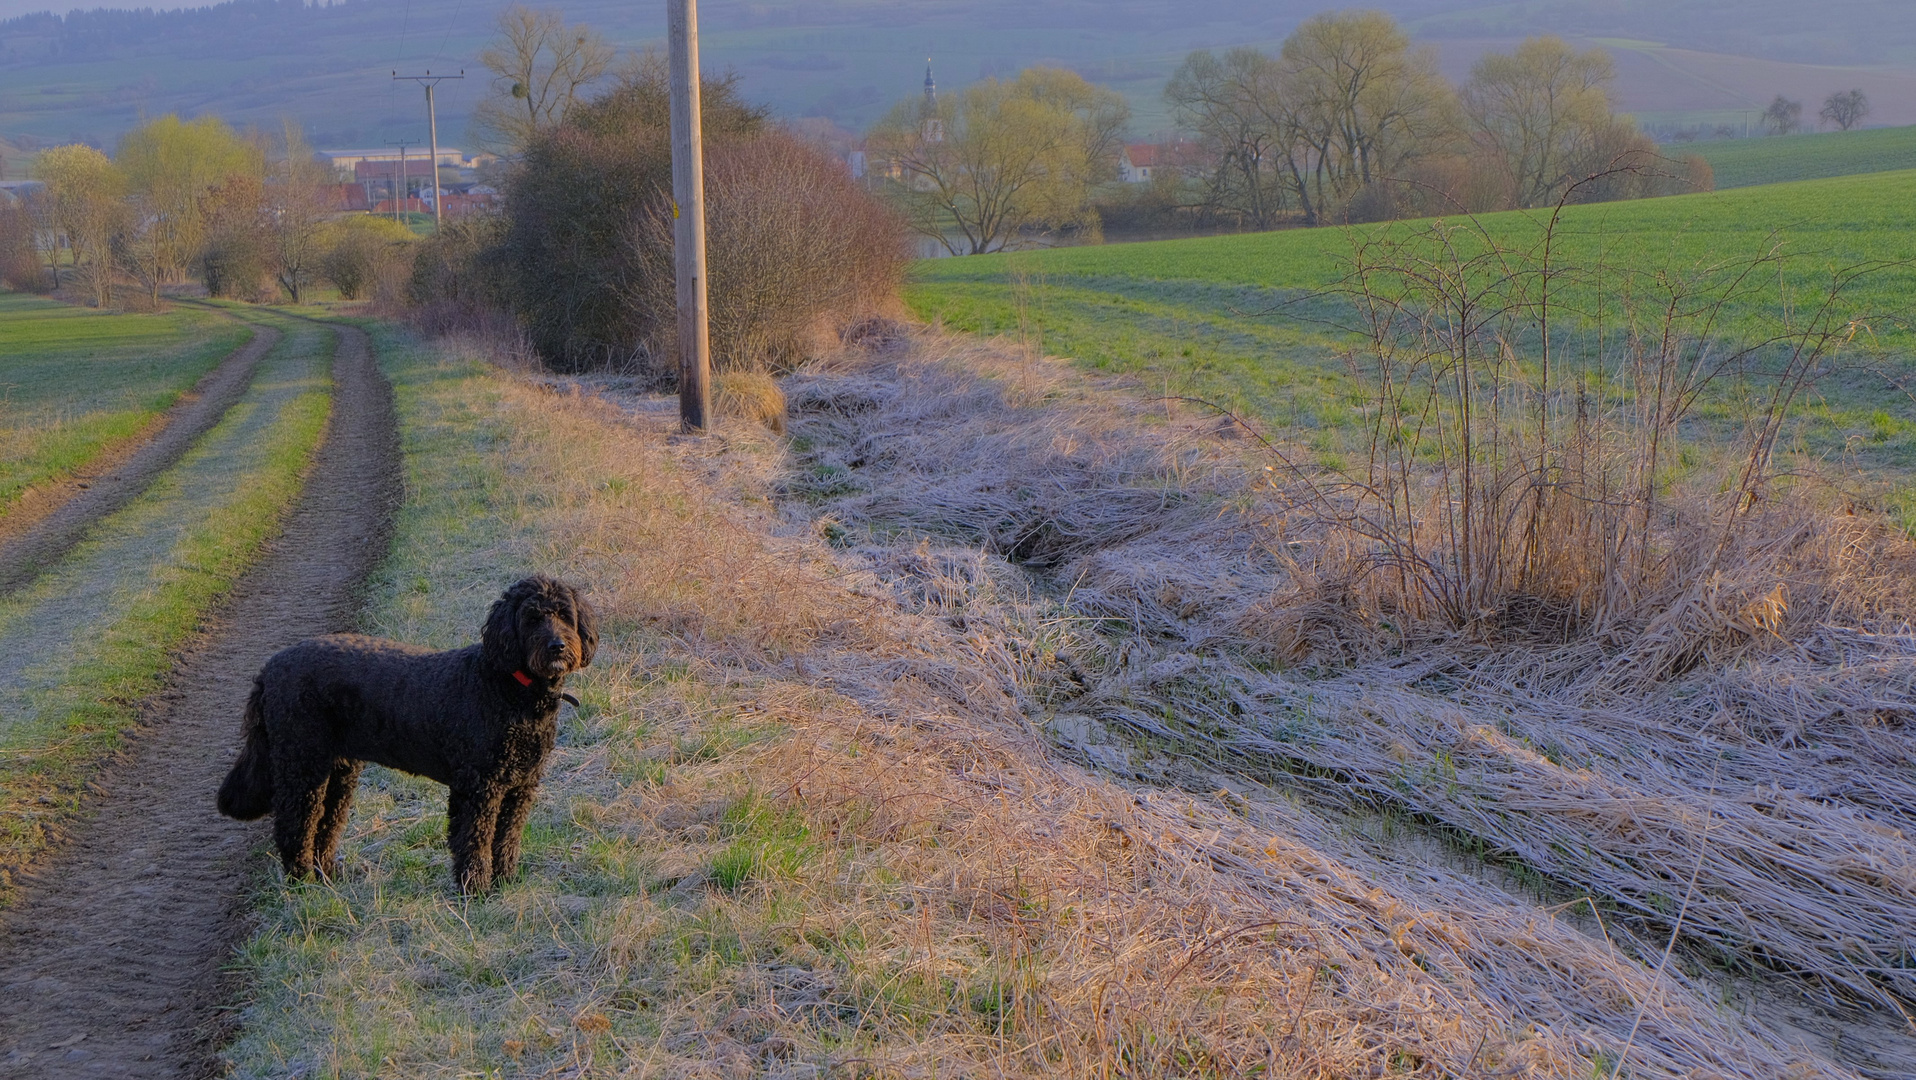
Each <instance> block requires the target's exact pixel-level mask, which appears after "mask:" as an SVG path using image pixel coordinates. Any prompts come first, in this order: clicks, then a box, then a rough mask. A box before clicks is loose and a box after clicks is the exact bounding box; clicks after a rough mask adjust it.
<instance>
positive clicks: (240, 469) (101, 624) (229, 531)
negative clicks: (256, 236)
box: [0, 320, 333, 874]
mask: <svg viewBox="0 0 1916 1080" xmlns="http://www.w3.org/2000/svg"><path fill="white" fill-rule="evenodd" d="M282 322H283V325H284V327H285V330H286V335H285V337H284V339H283V340H282V341H281V342H280V343H279V345H278V346H276V347H275V348H274V349H273V350H272V352H271V353H269V354H268V355H267V356H266V357H265V358H264V359H263V360H262V361H261V365H260V368H259V371H258V373H257V376H256V378H255V379H254V382H253V384H252V386H251V388H250V389H249V390H248V392H247V394H246V395H245V397H244V398H242V399H241V400H240V402H239V403H238V404H236V405H235V406H234V407H233V408H232V409H231V410H230V411H229V412H228V413H227V415H226V417H225V418H224V419H223V420H222V421H221V422H220V423H219V424H218V425H217V426H216V427H215V428H214V429H213V430H212V431H210V432H209V433H208V434H207V435H206V436H205V438H204V439H202V440H201V442H200V443H199V444H198V445H197V446H195V447H194V448H193V449H192V450H191V451H189V452H188V453H187V454H186V455H185V457H184V458H182V459H181V460H180V462H179V463H178V464H177V465H176V466H175V467H174V468H173V469H171V470H170V471H168V472H167V473H166V474H164V475H162V476H161V477H160V478H159V479H158V480H157V481H155V483H154V484H153V485H152V486H151V487H150V488H149V489H148V490H147V491H146V493H145V494H144V495H142V496H141V497H140V498H139V499H138V500H136V501H135V502H134V503H132V504H131V505H129V506H128V507H126V508H125V509H124V510H121V511H120V512H118V513H116V514H114V515H112V516H110V517H108V518H107V519H105V520H104V521H102V522H101V523H100V524H99V525H98V526H97V527H96V528H95V529H94V530H93V532H92V534H91V535H90V536H89V537H88V539H87V540H86V541H85V542H83V543H82V544H81V545H80V546H79V547H77V548H76V549H75V550H74V551H73V552H72V553H71V555H70V556H69V557H68V558H67V559H66V560H65V561H64V562H63V563H62V564H61V565H59V566H58V567H56V568H55V569H53V570H52V571H50V572H48V573H47V574H45V575H43V576H42V577H41V578H40V579H38V580H37V581H35V582H34V583H33V584H32V585H31V586H30V587H28V588H26V589H23V590H21V591H20V592H18V593H15V594H13V595H12V596H9V597H7V598H6V599H5V600H3V601H0V792H4V794H3V795H0V874H6V873H9V872H12V871H17V870H18V868H19V867H20V866H22V865H23V864H24V863H25V862H26V861H27V860H28V859H29V858H30V857H31V856H32V854H33V853H34V852H35V851H37V850H38V849H39V848H40V847H42V846H44V844H45V842H46V841H47V839H48V837H49V833H48V828H47V825H48V823H49V822H50V821H52V820H56V819H58V818H59V817H62V816H64V814H65V813H67V812H69V811H70V810H71V809H72V808H73V807H74V806H75V805H76V804H77V801H78V799H79V795H80V790H81V781H82V780H83V779H84V778H85V775H86V773H87V771H88V770H89V768H90V767H91V763H93V762H96V761H97V760H99V758H100V757H101V755H102V754H104V753H105V752H107V751H109V750H110V749H111V748H113V747H114V746H115V745H117V744H118V742H119V739H120V736H121V733H122V732H123V731H124V730H125V729H126V727H127V726H128V725H130V724H131V723H132V722H133V720H134V719H135V717H136V715H137V708H136V706H137V703H138V702H139V701H140V700H141V699H142V698H144V697H145V696H146V695H147V694H150V693H151V692H152V691H153V690H155V689H157V688H158V686H159V684H160V680H161V679H162V677H163V676H164V674H165V672H166V670H167V666H168V660H167V655H168V652H169V651H170V650H171V649H172V648H174V647H176V646H177V645H178V644H180V643H181V642H182V641H184V640H185V638H186V637H187V636H188V635H189V634H190V633H191V632H192V631H193V630H194V629H195V628H196V626H197V625H198V623H199V620H200V618H201V616H202V614H203V612H204V611H205V609H206V606H207V605H208V603H210V602H211V600H212V599H213V598H214V597H215V596H217V595H218V594H219V593H220V592H222V591H223V590H224V589H225V588H226V587H227V586H228V585H230V583H231V581H232V579H233V578H234V576H235V575H236V574H237V573H238V571H239V570H240V569H241V568H243V567H244V566H245V564H246V563H247V562H248V561H250V558H251V556H252V555H253V553H254V552H255V551H256V550H257V548H258V546H259V544H260V543H261V542H262V541H264V540H265V539H266V537H267V536H268V535H270V533H271V532H272V530H273V529H274V527H275V523H276V522H277V520H278V516H279V513H280V511H281V510H282V509H283V507H284V506H285V505H286V504H287V503H288V501H290V499H291V497H292V496H293V495H294V494H295V493H296V492H297V491H298V490H299V485H300V483H301V476H302V474H303V472H304V471H305V468H306V464H307V461H308V460H309V458H310V455H311V453H312V451H313V447H314V446H315V445H316V443H317V442H318V440H319V437H320V434H321V432H322V431H323V430H324V427H325V423H326V417H327V411H328V375H327V366H328V364H329V362H330V357H331V353H332V347H333V343H332V333H331V332H330V331H328V330H324V329H321V328H319V327H317V326H314V325H312V324H309V323H300V322H292V321H290V320H282Z"/></svg>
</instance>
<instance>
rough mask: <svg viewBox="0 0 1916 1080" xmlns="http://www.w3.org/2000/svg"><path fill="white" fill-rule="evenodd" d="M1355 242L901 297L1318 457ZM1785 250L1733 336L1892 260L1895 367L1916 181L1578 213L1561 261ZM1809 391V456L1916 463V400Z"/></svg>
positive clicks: (1908, 280)
mask: <svg viewBox="0 0 1916 1080" xmlns="http://www.w3.org/2000/svg"><path fill="white" fill-rule="evenodd" d="M1482 221H1483V223H1484V225H1485V226H1486V228H1487V229H1488V230H1489V231H1490V232H1491V233H1492V234H1494V235H1495V236H1497V237H1499V238H1500V239H1502V240H1503V241H1505V242H1508V243H1512V244H1517V245H1527V244H1529V243H1532V242H1534V241H1535V239H1536V238H1537V237H1538V236H1540V235H1541V229H1542V225H1541V221H1542V217H1541V216H1540V215H1537V214H1526V213H1508V214H1492V215H1487V216H1485V217H1484V218H1483V219H1482ZM1413 227H1414V226H1410V225H1393V226H1376V227H1371V228H1375V229H1379V230H1385V231H1394V232H1397V233H1400V234H1401V233H1402V232H1404V231H1405V230H1407V229H1409V228H1413ZM1354 239H1355V236H1354V235H1353V233H1352V232H1348V231H1346V230H1343V229H1335V228H1328V229H1311V230H1306V229H1297V230H1289V231H1283V232H1273V233H1260V234H1248V235H1237V236H1219V237H1204V238H1197V239H1189V240H1168V241H1156V242H1151V243H1140V244H1112V245H1104V246H1096V247H1077V248H1053V249H1049V250H1042V251H1028V252H1015V253H1009V254H999V255H986V256H974V257H968V258H956V259H938V260H927V261H923V262H920V263H918V264H916V267H915V268H914V271H913V273H912V277H911V281H910V283H909V285H908V286H907V289H906V300H907V303H908V304H909V305H910V307H911V309H912V310H913V312H914V313H915V314H917V315H918V316H919V317H920V318H924V319H926V320H931V321H937V322H940V323H942V324H943V325H944V326H946V327H947V328H950V329H954V330H961V331H967V332H972V333H981V334H1005V335H1011V336H1013V337H1018V338H1022V339H1024V340H1028V341H1030V342H1032V343H1033V344H1035V345H1037V346H1039V347H1041V348H1043V349H1044V350H1045V351H1046V352H1047V353H1050V354H1053V355H1059V356H1065V357H1070V358H1072V359H1073V360H1074V361H1075V362H1077V363H1078V364H1080V365H1082V366H1084V367H1085V368H1087V369H1091V370H1096V371H1102V372H1109V373H1115V374H1122V375H1126V376H1129V377H1132V378H1134V379H1136V380H1137V381H1138V382H1139V383H1140V384H1141V388H1142V390H1143V391H1144V392H1146V393H1153V394H1172V395H1193V396H1198V397H1203V398H1206V399H1208V400H1212V401H1216V402H1218V403H1220V404H1223V405H1226V406H1228V407H1230V408H1233V409H1234V410H1238V411H1241V412H1244V413H1247V414H1249V415H1251V416H1253V417H1255V418H1257V419H1259V420H1261V421H1262V422H1264V423H1265V424H1267V425H1270V426H1274V427H1280V428H1289V429H1294V430H1296V431H1297V432H1298V433H1299V436H1300V438H1302V439H1303V440H1305V441H1307V442H1314V444H1315V445H1316V446H1317V448H1318V449H1320V450H1322V451H1326V452H1329V451H1334V450H1336V449H1337V448H1338V447H1339V446H1340V445H1342V443H1341V441H1340V440H1341V439H1342V437H1343V436H1345V435H1348V434H1349V433H1350V432H1351V431H1352V430H1353V424H1354V422H1355V421H1356V420H1357V419H1358V418H1359V417H1360V416H1361V412H1360V407H1361V405H1362V401H1361V398H1360V397H1359V396H1357V395H1356V394H1355V387H1354V385H1353V383H1352V382H1351V380H1350V378H1349V375H1348V373H1347V369H1346V366H1345V364H1344V362H1343V361H1342V360H1341V359H1340V355H1339V354H1340V350H1342V349H1345V348H1348V347H1349V346H1350V344H1351V343H1352V341H1353V340H1354V339H1353V338H1352V337H1351V336H1350V335H1349V334H1347V333H1343V332H1340V331H1339V330H1338V329H1337V327H1338V326H1348V325H1351V324H1352V323H1353V322H1354V319H1353V318H1352V313H1351V311H1350V310H1349V307H1348V305H1347V304H1345V303H1344V302H1343V301H1341V300H1337V299H1335V298H1331V297H1324V296H1319V295H1315V294H1316V293H1317V291H1318V290H1322V289H1324V288H1326V287H1327V286H1329V285H1331V284H1333V283H1334V282H1336V281H1337V280H1338V279H1339V278H1340V277H1341V276H1342V275H1343V274H1344V273H1345V272H1346V269H1345V268H1346V260H1347V259H1348V258H1349V255H1350V252H1351V249H1352V243H1353V240H1354ZM1779 241H1780V242H1781V243H1782V244H1783V245H1784V250H1785V251H1786V252H1789V253H1792V256H1793V257H1792V260H1791V261H1790V263H1789V264H1788V265H1787V267H1786V268H1785V269H1784V270H1783V271H1782V272H1781V275H1780V280H1779V281H1778V283H1777V285H1778V287H1777V288H1776V289H1770V290H1768V291H1767V292H1766V293H1764V294H1763V295H1762V296H1761V297H1760V298H1759V300H1757V301H1755V302H1752V303H1750V304H1746V305H1744V307H1743V308H1741V309H1739V310H1737V311H1733V312H1732V313H1731V314H1732V316H1733V318H1732V320H1731V323H1730V325H1729V328H1728V329H1729V332H1730V333H1731V334H1736V333H1740V332H1753V331H1754V328H1756V327H1757V326H1758V325H1759V324H1761V323H1763V322H1766V321H1768V320H1771V319H1773V318H1774V317H1775V316H1776V315H1777V313H1778V312H1777V304H1778V303H1779V301H1778V299H1777V298H1778V297H1779V296H1781V295H1783V294H1784V293H1788V294H1789V295H1792V296H1795V297H1802V296H1806V295H1813V294H1815V292H1816V291H1817V290H1818V289H1819V288H1821V287H1823V286H1826V285H1827V283H1828V281H1829V277H1830V274H1831V272H1832V270H1834V269H1836V268H1840V267H1845V266H1850V265H1853V264H1857V263H1863V262H1873V261H1880V262H1899V261H1900V262H1903V263H1904V264H1903V265H1894V266H1890V267H1888V268H1886V269H1884V270H1881V271H1880V272H1878V273H1876V274H1874V275H1872V276H1871V277H1869V278H1867V279H1866V280H1865V281H1863V282H1862V283H1860V284H1859V285H1858V286H1856V287H1854V288H1853V289H1852V290H1851V292H1850V296H1851V298H1852V299H1853V300H1854V301H1855V303H1856V304H1857V305H1858V306H1859V308H1860V309H1861V310H1862V311H1863V312H1865V313H1867V314H1868V315H1869V319H1868V320H1867V323H1866V326H1865V328H1864V329H1862V330H1861V331H1860V332H1859V335H1858V338H1859V343H1860V344H1862V345H1865V346H1870V347H1873V348H1876V349H1879V350H1882V351H1886V352H1888V353H1890V354H1891V355H1890V357H1889V359H1888V362H1889V363H1890V364H1891V365H1892V367H1893V368H1895V369H1896V370H1897V371H1900V372H1907V370H1908V366H1907V364H1906V363H1905V362H1904V359H1903V358H1904V356H1905V354H1906V353H1907V351H1908V349H1909V347H1910V346H1911V344H1912V339H1911V336H1910V334H1909V333H1908V331H1907V330H1906V329H1905V327H1906V326H1907V325H1908V322H1909V320H1910V319H1911V318H1912V316H1913V315H1916V310H1913V309H1916V267H1912V266H1911V265H1908V264H1907V261H1908V260H1912V259H1916V171H1904V172H1894V173H1878V174H1871V175H1867V176H1854V177H1844V178H1837V179H1830V180H1820V181H1808V182H1802V183H1795V184H1782V185H1772V186H1768V187H1761V188H1746V189H1739V190H1735V191H1727V192H1720V193H1712V194H1700V195H1687V196H1679V197H1675V198H1665V199H1649V200H1641V201H1635V202H1622V203H1606V204H1600V205H1595V206H1584V207H1572V208H1570V209H1569V210H1568V211H1567V212H1566V214H1565V218H1564V222H1563V225H1562V226H1561V228H1560V231H1559V237H1558V242H1559V255H1558V262H1559V265H1582V266H1592V265H1595V264H1597V263H1598V262H1600V261H1601V262H1603V263H1606V264H1609V265H1612V266H1621V267H1629V268H1634V269H1638V270H1647V269H1655V268H1670V269H1672V270H1675V271H1677V272H1679V273H1689V272H1693V271H1697V270H1700V269H1703V268H1707V267H1709V266H1711V265H1712V264H1717V263H1721V262H1725V261H1731V262H1733V261H1735V260H1737V259H1739V258H1741V259H1747V258H1749V257H1751V256H1753V255H1755V254H1756V253H1758V252H1760V251H1763V250H1765V249H1766V248H1768V247H1769V246H1770V245H1771V244H1773V243H1776V242H1779ZM1567 298H1569V299H1573V300H1574V299H1579V298H1577V297H1574V296H1572V297H1567ZM1581 299H1582V300H1586V301H1587V300H1588V299H1589V298H1588V297H1583V298H1581ZM1819 390H1820V392H1821V397H1819V398H1816V399H1815V400H1812V401H1811V402H1809V403H1808V404H1807V405H1806V407H1805V409H1804V410H1803V411H1802V412H1801V413H1800V416H1801V418H1802V420H1803V425H1804V426H1802V427H1801V428H1800V429H1799V430H1798V431H1797V432H1796V433H1795V436H1796V438H1797V439H1798V440H1799V441H1800V445H1801V446H1802V447H1804V448H1805V449H1807V450H1809V451H1810V452H1812V453H1815V454H1819V455H1833V454H1851V455H1854V456H1855V457H1856V460H1857V461H1858V463H1859V464H1862V465H1864V466H1866V467H1874V468H1885V469H1892V470H1897V471H1901V470H1907V469H1911V468H1916V439H1912V436H1911V432H1912V428H1911V424H1912V423H1916V408H1913V407H1912V402H1911V401H1910V399H1909V398H1908V397H1907V396H1906V395H1903V394H1901V393H1899V392H1896V391H1894V390H1889V389H1887V388H1886V387H1885V385H1884V383H1883V381H1882V380H1881V379H1880V378H1875V377H1872V376H1870V375H1869V374H1868V373H1867V371H1864V370H1861V369H1860V368H1857V369H1847V370H1839V371H1838V372H1837V373H1836V376H1835V377H1833V378H1829V379H1825V380H1824V381H1823V382H1822V383H1821V384H1820V386H1819ZM1879 412H1880V413H1883V414H1885V416H1886V419H1879V418H1877V416H1876V414H1877V413H1879Z"/></svg>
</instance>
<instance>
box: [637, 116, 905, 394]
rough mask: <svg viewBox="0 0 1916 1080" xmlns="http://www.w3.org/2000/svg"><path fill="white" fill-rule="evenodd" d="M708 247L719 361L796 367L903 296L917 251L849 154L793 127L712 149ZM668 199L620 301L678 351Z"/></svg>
mask: <svg viewBox="0 0 1916 1080" xmlns="http://www.w3.org/2000/svg"><path fill="white" fill-rule="evenodd" d="M705 190H706V205H705V243H706V251H707V255H706V262H707V267H708V272H709V274H710V280H709V281H708V283H707V289H708V292H709V299H710V304H711V319H710V332H711V341H712V357H713V362H714V363H715V364H716V365H717V366H718V367H719V368H720V369H722V370H725V369H731V370H763V369H767V368H771V369H775V370H776V369H784V368H790V367H793V366H795V365H797V364H798V363H799V362H801V361H803V360H804V359H805V357H806V356H807V355H808V354H810V353H811V352H813V351H815V350H814V343H815V342H816V340H817V339H818V338H819V336H820V335H822V334H825V333H828V332H830V331H832V330H834V329H836V326H835V325H834V324H837V323H842V322H844V321H846V320H847V319H849V318H850V317H852V316H855V315H859V314H864V313H867V312H870V311H873V310H874V309H877V308H879V307H881V306H883V305H884V304H885V302H886V301H887V300H888V299H890V298H891V297H893V296H894V295H896V293H897V290H898V284H899V281H900V278H901V277H902V274H903V270H904V265H905V260H906V256H907V254H908V252H907V249H906V246H905V241H904V226H903V223H902V222H901V221H900V220H899V219H898V218H897V216H896V215H894V214H893V213H892V211H891V210H890V209H888V208H887V207H886V206H884V205H883V204H881V203H880V202H878V200H876V199H874V198H872V197H871V196H870V195H868V194H867V193H866V192H865V191H864V190H863V189H861V188H860V187H858V185H857V184H855V183H854V182H853V181H852V179H851V177H850V175H849V174H848V173H847V171H846V169H845V166H844V164H843V163H841V162H840V161H839V160H838V159H836V158H834V157H832V156H830V155H829V154H826V153H824V152H823V151H820V150H819V149H817V148H816V147H813V146H811V145H810V144H807V143H804V142H801V141H799V140H798V139H795V138H793V137H792V136H790V135H786V134H784V133H782V132H776V133H771V134H767V135H762V136H760V137H758V138H755V139H749V140H744V141H732V142H723V143H720V144H718V145H717V146H715V147H713V149H712V150H711V151H710V152H708V153H707V154H706V167H705ZM673 225H674V222H673V220H672V212H671V201H670V199H669V198H663V197H661V198H654V199H652V200H650V201H649V202H648V203H647V205H646V206H645V208H644V209H643V210H642V211H641V213H640V214H639V215H638V216H637V218H636V220H635V222H634V225H633V227H632V229H631V230H630V233H629V238H630V244H629V246H628V249H627V250H628V251H629V252H630V253H631V256H632V258H633V261H634V264H635V266H636V267H637V268H638V269H639V271H640V272H639V273H637V274H634V275H632V276H631V277H630V278H629V281H630V284H629V285H628V286H627V288H626V290H625V293H624V295H623V296H622V297H621V298H620V299H621V301H622V304H621V306H622V309H623V311H624V312H625V313H626V317H627V318H628V319H629V320H631V321H632V323H633V325H634V327H635V328H637V327H638V326H641V325H642V326H643V327H644V340H646V341H647V342H648V343H650V345H651V347H652V348H653V350H654V351H655V352H656V353H658V354H662V355H664V356H673V355H676V342H677V325H678V324H677V319H676V317H675V316H676V311H677V309H676V297H677V277H676V275H675V274H674V272H673V263H672V259H673V242H672V241H673Z"/></svg>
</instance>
